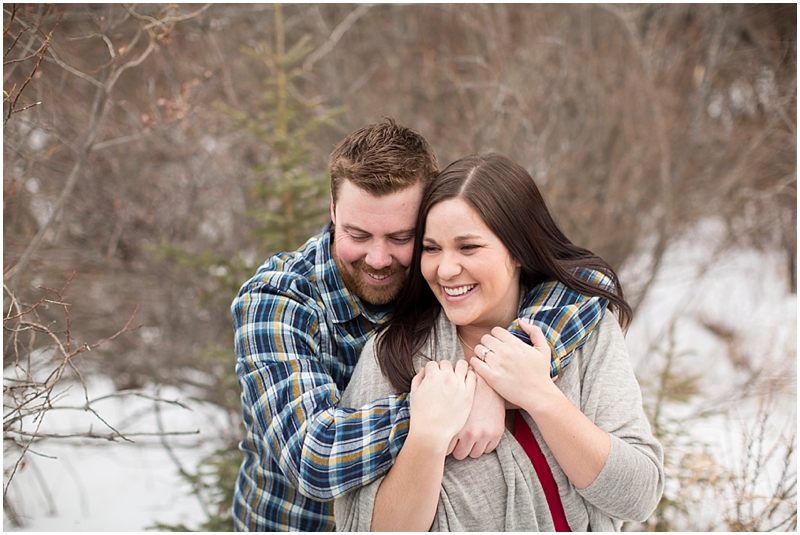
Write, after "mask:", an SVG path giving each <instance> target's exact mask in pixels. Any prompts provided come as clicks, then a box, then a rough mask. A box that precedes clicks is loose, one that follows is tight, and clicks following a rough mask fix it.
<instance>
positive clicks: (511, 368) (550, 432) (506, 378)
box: [470, 321, 611, 489]
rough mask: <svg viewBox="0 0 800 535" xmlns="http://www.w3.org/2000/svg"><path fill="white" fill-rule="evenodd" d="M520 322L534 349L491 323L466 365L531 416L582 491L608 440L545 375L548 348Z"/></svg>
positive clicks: (596, 470) (599, 467) (537, 331)
mask: <svg viewBox="0 0 800 535" xmlns="http://www.w3.org/2000/svg"><path fill="white" fill-rule="evenodd" d="M520 325H521V326H522V329H523V330H524V331H525V332H526V333H527V334H528V335H529V336H530V337H531V341H532V342H533V347H531V346H529V345H527V344H526V343H524V342H522V341H521V340H519V339H518V338H517V337H515V336H514V335H513V334H511V333H509V332H508V331H506V330H505V329H500V328H498V327H495V328H494V329H492V334H487V335H484V336H483V338H481V343H480V344H478V345H477V346H475V354H476V355H478V356H477V357H473V358H472V359H470V364H472V367H473V368H474V369H475V372H476V373H477V374H478V375H480V376H481V377H483V379H484V380H485V381H486V382H487V383H489V385H490V386H491V387H492V388H494V389H495V391H497V393H498V394H500V395H501V396H503V397H504V398H505V399H506V400H507V401H508V402H510V403H512V404H514V405H516V406H518V407H520V408H521V409H523V410H525V411H527V412H528V414H530V415H531V417H532V418H533V420H534V421H535V422H536V425H537V426H538V427H539V431H540V432H541V434H542V437H543V438H544V441H545V443H547V446H548V447H549V448H550V451H551V452H552V453H553V455H554V456H555V458H556V461H558V464H559V465H560V466H561V469H562V470H564V473H565V474H566V475H567V477H568V478H569V479H570V480H571V481H572V483H573V484H574V485H575V486H576V487H577V488H578V489H585V488H586V487H588V486H589V485H590V484H591V483H592V482H593V481H594V480H595V479H596V478H597V475H598V474H599V473H600V471H601V470H602V469H603V467H604V466H605V464H606V461H607V460H608V455H609V452H610V451H611V438H610V437H609V435H608V434H607V433H606V432H605V431H603V430H601V429H600V428H599V427H597V426H596V425H595V424H594V423H593V422H592V421H590V420H589V419H588V418H587V417H586V415H584V414H583V413H582V412H581V411H580V409H578V408H577V407H576V406H575V405H573V404H572V402H570V401H569V399H567V397H566V396H565V395H564V394H563V393H562V392H561V391H560V390H559V389H558V387H557V386H556V385H555V383H554V382H553V381H552V380H551V379H550V346H549V345H547V340H546V339H545V337H544V334H543V333H542V330H541V329H539V328H538V327H536V326H534V325H531V324H529V323H526V322H524V321H521V322H520ZM485 350H489V351H488V352H486V353H485V356H484V351H485ZM480 356H483V359H481V358H480Z"/></svg>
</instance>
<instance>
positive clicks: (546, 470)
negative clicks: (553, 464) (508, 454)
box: [514, 411, 572, 531]
mask: <svg viewBox="0 0 800 535" xmlns="http://www.w3.org/2000/svg"><path fill="white" fill-rule="evenodd" d="M514 438H516V439H517V442H519V445H520V446H522V449H523V450H525V453H527V454H528V457H529V458H530V460H531V463H532V464H533V468H534V470H536V475H538V476H539V481H540V482H541V484H542V488H543V489H544V496H545V498H547V505H548V507H550V514H551V515H553V524H554V525H555V528H556V531H572V530H571V529H569V524H568V523H567V515H565V514H564V506H563V505H562V504H561V497H560V496H559V495H558V485H557V484H556V480H555V478H554V477H553V472H551V471H550V465H549V464H547V459H546V458H545V456H544V453H542V449H541V448H540V447H539V444H538V443H537V442H536V437H534V436H533V433H531V428H530V427H528V422H526V421H525V418H523V417H522V413H521V412H520V411H516V415H515V416H514Z"/></svg>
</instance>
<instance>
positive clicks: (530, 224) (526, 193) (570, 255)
mask: <svg viewBox="0 0 800 535" xmlns="http://www.w3.org/2000/svg"><path fill="white" fill-rule="evenodd" d="M449 199H462V200H463V201H465V202H466V203H467V204H469V205H470V206H471V207H472V208H473V209H474V210H475V211H476V212H477V213H478V214H479V215H480V216H481V218H482V219H483V221H484V222H485V223H486V225H487V226H488V227H489V228H490V229H491V230H492V232H494V233H495V234H496V235H497V237H498V238H499V239H500V241H502V242H503V244H504V245H505V246H506V248H507V249H508V251H509V253H510V254H511V257H512V258H514V259H515V260H517V261H518V262H519V263H520V264H521V270H520V283H521V284H522V286H523V288H524V289H525V290H529V289H531V288H533V287H534V286H536V285H537V284H540V283H542V282H544V281H546V280H551V279H555V280H558V281H560V282H561V283H563V284H564V285H566V286H568V287H569V288H572V289H573V290H575V291H578V292H580V293H582V294H584V295H587V296H598V297H604V298H606V299H608V301H609V307H610V308H611V309H612V310H615V311H616V313H617V315H618V318H619V322H620V325H622V326H623V328H625V327H627V325H628V323H629V321H630V315H631V308H630V305H628V303H627V301H626V300H625V297H624V295H623V293H622V288H621V286H620V283H619V279H618V278H617V275H616V273H615V272H614V270H613V269H612V268H611V266H609V265H608V263H607V262H606V261H605V260H603V259H602V258H600V257H599V256H597V255H595V254H594V253H592V252H591V251H589V250H587V249H584V248H582V247H578V246H577V245H574V244H573V243H572V242H571V241H570V240H569V239H568V238H567V237H566V236H565V235H564V233H563V232H561V230H560V229H559V228H558V225H556V222H555V221H554V220H553V217H552V216H551V215H550V211H549V210H548V209H547V205H546V203H545V201H544V198H543V197H542V194H541V193H540V192H539V188H538V187H537V186H536V183H535V182H534V181H533V178H531V176H530V174H529V173H528V172H527V171H526V170H525V169H524V168H523V167H522V166H520V165H518V164H517V163H515V162H514V161H513V160H511V159H510V158H508V157H506V156H503V155H502V154H497V153H484V154H477V155H473V156H467V157H466V158H462V159H460V160H457V161H455V162H453V163H452V164H450V165H449V166H448V167H447V168H446V169H445V170H444V171H442V172H441V173H440V174H439V176H438V177H436V178H435V179H434V180H433V182H431V183H430V184H429V185H428V187H427V188H426V189H425V193H424V194H423V197H422V203H421V205H420V210H419V215H418V217H417V226H416V234H415V240H414V255H413V257H412V261H411V266H410V274H409V278H408V282H407V284H406V287H405V289H404V290H403V292H402V293H401V295H400V297H399V299H398V303H397V310H396V312H395V314H394V316H393V317H392V319H391V320H390V321H389V322H388V323H387V324H385V325H384V327H383V328H382V329H381V331H380V333H379V336H378V339H377V340H376V347H375V349H376V355H377V359H378V363H379V364H380V367H381V371H382V372H383V374H384V375H385V376H386V377H387V378H388V379H389V381H390V382H391V383H392V385H393V386H394V387H395V388H396V389H398V390H399V391H402V392H407V391H409V390H410V387H411V380H412V379H413V378H414V375H415V374H416V370H415V369H414V356H415V355H417V354H418V353H419V352H420V351H421V350H422V347H423V345H424V344H425V341H426V340H427V339H428V337H429V336H430V335H431V334H432V332H433V330H434V329H435V325H436V320H437V318H438V316H439V313H440V312H441V305H440V304H439V302H438V301H437V300H436V297H435V296H434V294H433V292H432V291H431V289H430V287H429V286H428V283H427V282H426V281H425V279H424V278H423V276H422V273H421V271H420V258H421V255H422V238H423V236H424V235H425V224H426V221H427V219H428V212H430V210H431V208H432V207H433V206H435V205H436V204H438V203H440V202H442V201H446V200H449ZM576 268H585V269H591V270H596V271H600V272H602V273H604V274H605V275H606V276H608V277H609V278H610V279H611V280H612V281H613V282H614V290H613V291H608V290H606V289H604V288H601V287H597V286H594V285H592V284H590V283H588V282H587V281H586V280H585V279H584V278H581V277H579V276H578V275H577V274H576V271H578V270H576Z"/></svg>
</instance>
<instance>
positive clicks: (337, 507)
mask: <svg viewBox="0 0 800 535" xmlns="http://www.w3.org/2000/svg"><path fill="white" fill-rule="evenodd" d="M434 333H435V335H434V336H432V337H431V338H435V341H434V340H429V342H428V344H427V345H426V347H425V349H424V351H423V353H424V354H427V355H433V357H434V358H435V359H436V360H437V361H441V360H444V359H449V360H451V361H455V360H458V359H460V358H463V353H462V350H461V346H460V345H459V343H458V340H457V338H456V330H455V326H454V325H453V324H452V323H450V321H449V320H448V319H447V317H446V315H445V314H443V313H442V314H440V317H439V321H438V323H437V325H436V329H434ZM418 359H419V360H418V362H417V363H416V364H417V366H418V367H420V366H422V365H423V363H424V360H422V358H421V357H418ZM556 384H557V385H558V387H559V389H561V391H562V392H563V393H564V394H565V395H566V396H567V398H568V399H569V400H570V401H571V402H572V403H574V404H575V406H577V407H579V408H580V409H581V411H582V412H583V413H584V414H585V415H586V416H588V417H589V419H590V420H592V421H593V422H594V423H595V425H597V426H598V427H599V428H600V429H603V430H604V431H606V432H607V433H609V435H610V436H611V452H610V454H609V457H608V460H607V461H606V465H605V467H604V468H603V469H602V470H601V472H600V474H599V475H598V476H597V479H595V481H594V482H593V483H592V484H591V485H589V486H588V487H586V488H585V489H582V490H579V489H577V488H575V486H574V485H573V484H572V483H571V482H570V481H569V479H568V478H567V476H566V474H564V472H563V471H562V470H561V468H560V466H559V465H558V463H557V462H556V460H555V458H554V457H553V454H552V453H551V452H550V449H549V448H548V447H547V445H546V444H545V442H544V440H543V439H542V435H541V434H540V433H539V429H538V428H537V426H536V424H535V423H534V422H533V420H532V419H531V418H530V416H529V415H528V414H527V413H523V415H524V417H525V420H526V421H527V422H528V425H530V427H531V430H532V431H533V434H534V436H535V437H536V440H537V442H538V443H539V445H540V446H541V449H542V451H543V453H544V454H545V457H546V458H547V461H548V463H549V465H550V469H551V470H552V472H553V477H554V478H555V480H556V483H557V484H558V488H559V494H560V495H561V502H562V504H563V506H564V512H565V513H566V516H567V521H568V522H569V525H570V528H571V529H572V531H619V530H620V528H621V527H622V522H623V521H624V520H634V521H644V520H646V519H647V518H648V517H649V516H650V514H651V513H652V512H653V511H654V510H655V507H656V505H657V504H658V501H659V500H660V498H661V494H662V492H663V489H664V469H663V451H662V449H661V445H660V444H659V443H658V441H657V440H656V439H655V438H654V437H653V434H652V432H651V430H650V424H649V423H648V421H647V418H646V417H645V414H644V411H643V409H642V396H641V392H640V390H639V384H638V382H637V380H636V377H635V376H634V373H633V369H632V367H631V364H630V359H629V357H628V352H627V349H626V347H625V341H624V338H623V335H622V332H621V330H620V327H619V325H618V324H617V321H616V318H615V317H614V316H613V315H612V314H610V313H608V314H605V315H604V317H603V318H602V319H601V320H600V323H599V324H598V326H597V327H596V328H595V329H594V331H593V332H592V333H591V335H590V337H589V339H588V340H587V342H586V344H585V345H584V347H583V348H581V349H579V350H578V351H577V352H576V354H575V356H574V357H573V360H572V362H571V363H570V365H569V366H568V367H567V369H566V370H564V372H563V373H562V375H561V376H560V377H559V378H558V380H557V382H556ZM392 393H396V392H395V390H394V388H393V387H392V386H391V384H390V383H389V382H388V380H387V379H386V378H385V377H384V376H383V374H382V373H381V371H380V368H379V366H378V364H377V361H376V359H375V352H374V342H373V340H370V342H369V343H368V344H367V345H366V346H365V347H364V350H363V352H362V355H361V359H359V362H358V365H357V366H356V368H355V371H354V372H353V377H352V379H351V381H350V385H349V386H348V387H347V389H346V390H345V392H344V395H343V397H342V400H341V402H340V403H341V406H344V407H352V408H357V407H360V406H362V405H365V404H366V403H368V402H370V401H373V400H375V399H378V398H380V397H383V396H385V395H388V394H392ZM382 481H383V478H382V477H381V478H380V479H378V480H376V481H374V482H373V483H371V484H369V485H367V486H365V487H362V488H360V489H355V490H353V491H351V492H348V493H347V494H345V495H344V496H342V497H340V498H339V499H337V500H336V501H335V502H334V515H335V518H336V527H337V529H338V530H339V531H369V528H370V524H371V522H372V509H373V507H374V504H375V496H376V494H377V492H378V487H379V486H380V484H381V482H382ZM553 530H554V527H553V519H552V517H551V515H550V510H549V508H548V505H547V501H546V499H545V495H544V491H543V490H542V487H541V484H540V483H539V479H538V477H537V476H536V472H535V470H534V469H533V465H532V464H531V462H530V460H529V459H528V456H527V455H526V454H525V452H524V451H523V449H522V447H521V446H520V445H519V443H518V442H517V441H516V440H515V439H514V437H513V436H512V435H511V434H510V433H509V432H508V431H506V432H505V435H504V436H503V438H502V439H501V440H500V444H499V446H498V447H497V449H496V450H495V451H494V452H493V453H490V454H485V455H483V456H481V457H480V458H478V459H472V458H467V459H464V460H462V461H457V460H455V459H454V458H453V457H452V456H450V457H448V458H447V459H446V462H445V470H444V477H443V480H442V492H441V494H440V497H439V506H438V509H437V512H436V518H435V519H434V522H433V526H432V527H431V531H553Z"/></svg>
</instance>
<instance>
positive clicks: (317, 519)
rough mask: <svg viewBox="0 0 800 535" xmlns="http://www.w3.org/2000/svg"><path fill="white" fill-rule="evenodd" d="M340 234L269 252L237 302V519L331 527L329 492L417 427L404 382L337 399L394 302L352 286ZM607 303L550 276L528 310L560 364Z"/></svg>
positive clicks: (272, 525)
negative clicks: (340, 263)
mask: <svg viewBox="0 0 800 535" xmlns="http://www.w3.org/2000/svg"><path fill="white" fill-rule="evenodd" d="M330 237H331V235H330V227H328V228H326V229H325V231H324V232H322V233H321V234H319V235H317V236H315V237H313V238H311V239H310V240H308V242H306V243H305V245H303V246H302V247H301V248H300V249H299V250H298V251H296V252H292V253H280V254H276V255H273V256H271V257H270V258H269V259H268V260H267V261H266V262H265V263H264V264H263V265H262V266H261V267H260V268H259V270H258V271H257V272H256V274H255V276H254V277H253V278H251V279H250V280H249V281H248V282H246V283H245V284H244V285H243V286H242V289H241V290H240V291H239V294H238V296H237V297H236V299H235V300H234V301H233V304H232V306H231V311H232V315H233V328H234V335H235V337H234V345H235V352H236V374H237V377H238V380H239V385H240V387H241V390H242V412H243V419H244V424H245V427H246V436H245V438H244V440H242V442H241V444H240V449H241V450H242V452H243V453H244V461H243V462H242V465H241V468H240V471H239V477H238V480H237V482H236V491H235V497H234V503H233V511H234V522H235V528H236V530H237V531H285V530H298V531H326V530H333V529H334V528H335V526H334V521H333V511H332V501H331V500H332V499H333V498H334V497H336V496H339V495H341V494H343V493H345V492H346V491H348V490H350V489H353V488H358V487H360V486H363V485H366V484H368V483H370V482H371V481H374V480H375V479H377V478H378V477H380V476H381V475H383V474H384V473H385V472H386V471H388V469H389V468H390V467H391V465H392V463H393V462H394V459H395V457H396V456H397V453H398V452H399V451H400V448H401V447H402V445H403V442H404V440H405V437H406V435H407V433H408V424H409V407H408V401H407V399H406V397H407V395H406V394H402V395H398V396H390V397H387V398H383V399H380V400H377V401H375V402H373V403H371V404H369V405H367V406H365V407H362V408H361V409H359V410H353V409H344V408H338V407H337V402H338V400H339V398H340V394H341V392H342V391H344V388H345V387H346V386H347V383H348V381H349V380H350V376H351V374H352V371H353V368H354V367H355V364H356V362H357V360H358V358H359V355H360V353H361V349H362V348H363V346H364V344H365V343H366V342H367V340H368V339H369V338H370V337H371V336H372V335H373V334H374V333H375V331H376V330H377V328H378V326H380V325H381V324H383V323H385V322H386V321H388V319H389V318H390V316H391V313H392V312H393V308H392V307H390V306H386V307H371V306H367V305H365V304H364V303H363V302H362V301H360V300H359V299H358V298H357V297H355V296H354V295H353V294H351V293H350V292H349V291H348V290H347V289H346V288H345V287H344V285H343V282H342V280H341V277H340V275H339V271H338V269H337V268H336V265H335V263H334V261H333V258H332V256H331V250H330ZM588 275H590V276H595V275H597V274H596V272H588ZM606 306H607V301H606V300H605V299H602V298H594V297H593V298H587V297H586V296H584V295H581V294H579V293H576V292H574V291H572V290H570V289H569V288H566V287H565V286H563V285H562V284H560V283H557V282H548V283H545V284H541V285H539V286H537V287H536V288H534V289H533V290H532V291H531V292H530V293H529V294H528V295H527V296H526V299H525V302H524V303H523V311H522V314H523V315H524V316H526V317H529V318H531V316H532V318H531V319H532V323H534V324H536V325H539V326H540V327H542V329H543V330H544V333H545V336H547V338H548V340H549V341H550V344H551V349H553V351H554V355H555V358H554V362H556V363H557V365H554V370H556V371H558V370H559V369H561V368H563V367H565V366H566V364H568V362H569V356H570V354H571V352H572V351H574V350H575V349H577V348H578V347H580V346H581V345H582V344H583V342H584V341H585V340H586V336H587V335H588V334H589V332H590V331H591V329H593V328H594V326H595V325H596V324H597V322H598V321H599V320H600V317H601V316H602V314H603V312H604V310H605V308H606ZM511 329H512V331H515V330H516V334H517V335H518V336H520V337H521V338H526V336H525V335H524V333H522V331H521V329H519V327H516V326H514V325H512V327H511ZM559 335H560V336H559Z"/></svg>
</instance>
